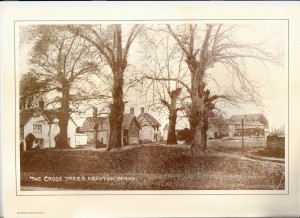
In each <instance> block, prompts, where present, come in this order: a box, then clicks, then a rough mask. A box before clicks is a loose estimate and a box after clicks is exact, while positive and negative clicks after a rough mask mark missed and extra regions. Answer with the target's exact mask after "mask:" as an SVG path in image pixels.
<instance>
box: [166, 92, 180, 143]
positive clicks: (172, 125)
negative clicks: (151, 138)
mask: <svg viewBox="0 0 300 218" xmlns="http://www.w3.org/2000/svg"><path fill="white" fill-rule="evenodd" d="M181 90H182V88H177V89H176V90H173V91H171V92H170V93H169V96H170V98H171V103H168V102H167V101H166V100H163V99H161V102H162V104H163V105H165V106H166V107H167V108H168V110H169V127H168V137H167V142H166V144H167V145H172V144H177V137H176V121H177V112H178V111H179V110H181V109H182V108H177V100H178V97H179V95H180V93H181Z"/></svg>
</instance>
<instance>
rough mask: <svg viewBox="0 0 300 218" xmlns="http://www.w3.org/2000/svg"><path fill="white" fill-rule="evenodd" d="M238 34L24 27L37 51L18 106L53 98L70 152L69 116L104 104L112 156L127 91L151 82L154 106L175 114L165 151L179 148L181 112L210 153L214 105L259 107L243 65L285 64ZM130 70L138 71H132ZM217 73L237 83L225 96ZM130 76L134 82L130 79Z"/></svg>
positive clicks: (230, 30) (221, 28)
mask: <svg viewBox="0 0 300 218" xmlns="http://www.w3.org/2000/svg"><path fill="white" fill-rule="evenodd" d="M235 29H236V27H234V26H226V25H223V24H205V25H197V24H183V25H157V26H147V25H126V26H124V25H120V24H115V25H34V26H25V27H23V28H22V31H21V36H22V42H23V43H24V44H26V43H30V44H32V49H31V51H30V60H29V64H30V66H31V70H30V72H29V73H27V74H24V75H23V77H22V78H21V82H20V107H22V108H24V107H26V106H28V105H29V106H30V105H32V104H33V103H34V99H38V98H39V97H41V96H45V95H46V94H47V96H54V97H53V98H48V104H53V103H57V104H58V105H59V127H60V133H61V134H60V135H61V142H62V143H61V145H62V146H63V147H64V146H66V145H67V125H68V120H69V117H70V115H71V113H73V112H74V110H77V111H78V108H79V107H80V105H85V104H83V102H90V101H94V102H95V100H97V99H98V100H102V101H103V100H105V102H108V103H109V105H108V106H109V107H108V108H109V123H110V137H109V143H108V150H111V149H113V148H119V147H120V146H121V131H122V125H119V124H120V123H122V122H123V112H124V96H125V94H126V93H124V87H127V88H133V87H135V88H136V87H137V86H139V85H140V84H141V83H147V84H149V85H152V87H153V89H152V95H153V103H154V105H155V104H158V105H160V106H162V107H165V108H166V109H167V110H168V113H169V131H168V139H167V144H173V143H176V142H177V141H176V134H175V126H176V120H177V116H178V112H181V113H182V114H183V115H184V116H187V118H188V120H189V123H190V130H191V132H190V137H191V140H190V141H191V144H192V147H195V146H196V147H202V148H203V149H204V150H205V149H206V132H207V129H208V124H209V118H210V117H211V116H212V114H214V113H216V109H217V107H216V102H218V101H220V100H222V101H228V102H231V103H232V102H233V103H236V102H253V103H256V104H257V103H260V98H261V96H260V95H259V89H258V87H257V86H256V85H255V83H254V81H252V80H251V79H249V78H250V77H251V76H249V74H247V71H246V64H245V62H247V60H252V61H258V62H262V63H266V62H271V63H279V62H280V61H278V59H277V58H275V57H276V56H274V55H271V54H270V53H268V52H266V50H262V49H261V45H259V44H256V45H255V44H241V43H239V42H237V41H235V40H234V31H235ZM134 42H135V43H134ZM137 51H140V53H141V56H139V58H137V57H138V55H137ZM133 52H134V53H133ZM130 54H132V55H131V56H130ZM133 54H134V55H135V56H133ZM130 62H131V63H130ZM253 63H254V62H252V64H253ZM130 65H133V66H134V67H133V69H135V70H133V71H130V72H129V71H128V70H127V69H128V67H129V66H130ZM219 65H222V66H223V68H220V67H218V66H219ZM211 69H214V71H211ZM216 69H223V70H226V71H227V72H229V74H230V76H231V78H232V83H231V84H230V87H229V88H228V89H227V90H225V91H224V90H222V91H223V93H221V94H217V93H213V92H212V91H211V90H210V86H211V84H212V82H215V83H216V84H217V82H218V81H216V80H217V79H216V78H217V75H218V73H219V72H215V70H216ZM126 70H127V71H126ZM126 74H131V75H134V78H133V79H132V77H131V78H130V79H126V78H129V77H126ZM103 84H106V85H105V86H104V85H103ZM142 86H144V84H143V85H142ZM148 87H149V86H148ZM237 87H238V88H237ZM148 90H149V89H146V91H145V95H147V94H148ZM49 93H51V94H49Z"/></svg>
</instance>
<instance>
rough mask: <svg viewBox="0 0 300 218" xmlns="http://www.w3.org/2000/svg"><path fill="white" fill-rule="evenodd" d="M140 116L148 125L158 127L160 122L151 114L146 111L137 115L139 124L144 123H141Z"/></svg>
mask: <svg viewBox="0 0 300 218" xmlns="http://www.w3.org/2000/svg"><path fill="white" fill-rule="evenodd" d="M142 118H145V119H146V120H147V121H148V123H149V125H151V126H154V127H160V123H159V122H158V121H157V120H156V119H155V118H154V117H153V116H151V115H150V114H148V113H142V114H140V115H139V116H138V118H137V120H138V122H139V124H140V125H141V126H143V125H144V124H142V123H141V122H142Z"/></svg>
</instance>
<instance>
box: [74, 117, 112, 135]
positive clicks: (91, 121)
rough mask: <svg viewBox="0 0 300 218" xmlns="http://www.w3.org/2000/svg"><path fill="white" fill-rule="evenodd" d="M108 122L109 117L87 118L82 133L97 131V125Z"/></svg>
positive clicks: (81, 128)
mask: <svg viewBox="0 0 300 218" xmlns="http://www.w3.org/2000/svg"><path fill="white" fill-rule="evenodd" d="M101 122H108V117H96V118H94V117H87V118H86V119H85V121H84V122H83V124H82V126H81V127H80V131H82V132H91V131H95V130H94V126H95V123H101Z"/></svg>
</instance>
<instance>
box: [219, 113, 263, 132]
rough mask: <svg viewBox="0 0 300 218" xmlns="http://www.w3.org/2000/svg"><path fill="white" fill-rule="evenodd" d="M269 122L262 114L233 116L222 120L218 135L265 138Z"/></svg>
mask: <svg viewBox="0 0 300 218" xmlns="http://www.w3.org/2000/svg"><path fill="white" fill-rule="evenodd" d="M268 127H269V122H268V120H267V119H266V118H265V116H264V115H263V114H246V115H233V116H231V118H230V119H226V120H224V123H223V124H222V125H221V129H220V133H221V134H222V135H225V136H229V137H233V136H241V135H242V131H243V133H244V135H247V136H265V135H266V132H267V131H268Z"/></svg>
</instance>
